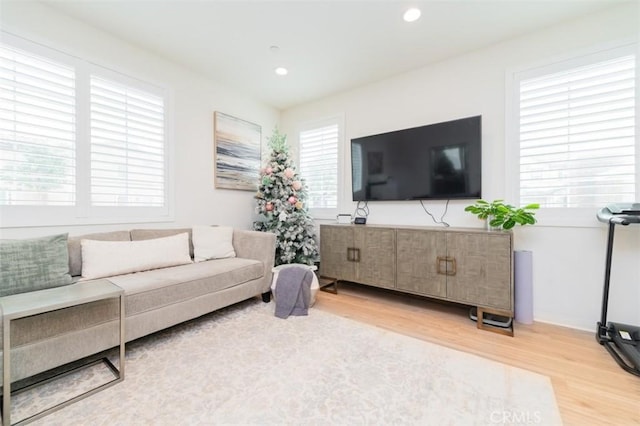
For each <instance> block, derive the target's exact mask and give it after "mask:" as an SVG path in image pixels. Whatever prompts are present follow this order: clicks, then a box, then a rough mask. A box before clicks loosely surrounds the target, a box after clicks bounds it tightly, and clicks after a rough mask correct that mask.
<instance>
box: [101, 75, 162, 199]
mask: <svg viewBox="0 0 640 426" xmlns="http://www.w3.org/2000/svg"><path fill="white" fill-rule="evenodd" d="M90 93H91V94H90V99H91V119H90V122H91V131H90V135H91V205H92V206H146V207H150V206H163V205H164V202H165V200H164V194H165V176H164V171H165V166H164V157H165V155H164V154H165V153H164V149H165V147H164V100H163V98H162V97H159V96H155V95H153V94H151V93H146V92H143V91H141V90H137V89H135V88H131V87H129V86H127V85H124V84H120V83H118V82H115V81H110V80H108V79H104V78H100V77H96V76H92V77H91V92H90Z"/></svg>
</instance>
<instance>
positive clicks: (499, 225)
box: [464, 200, 540, 229]
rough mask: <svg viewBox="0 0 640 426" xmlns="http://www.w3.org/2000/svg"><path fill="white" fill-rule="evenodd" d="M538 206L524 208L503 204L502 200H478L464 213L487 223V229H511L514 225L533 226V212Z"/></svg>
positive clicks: (466, 208)
mask: <svg viewBox="0 0 640 426" xmlns="http://www.w3.org/2000/svg"><path fill="white" fill-rule="evenodd" d="M539 208H540V205H539V204H537V203H536V204H529V205H526V206H524V207H518V208H516V207H514V206H512V205H510V204H505V202H504V201H503V200H494V201H492V202H488V201H485V200H478V201H476V203H475V204H473V205H470V206H467V207H465V209H464V211H466V212H470V213H473V214H475V215H476V216H478V218H479V219H485V220H486V221H487V227H488V229H511V228H513V227H514V226H516V225H533V224H534V223H536V218H535V217H534V215H535V212H533V210H537V209H539Z"/></svg>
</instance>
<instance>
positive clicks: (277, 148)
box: [253, 128, 318, 265]
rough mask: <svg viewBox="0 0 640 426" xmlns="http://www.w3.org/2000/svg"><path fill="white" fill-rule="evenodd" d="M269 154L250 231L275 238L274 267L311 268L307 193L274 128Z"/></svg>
mask: <svg viewBox="0 0 640 426" xmlns="http://www.w3.org/2000/svg"><path fill="white" fill-rule="evenodd" d="M269 148H270V149H271V154H270V156H269V160H268V162H267V164H266V165H265V167H264V168H263V169H262V170H261V171H260V183H259V186H258V193H257V194H256V199H257V204H258V205H257V206H256V213H257V214H258V215H259V220H258V221H256V222H254V224H253V229H255V230H257V231H264V232H273V233H274V234H276V259H275V264H276V265H282V264H286V263H301V264H305V265H313V262H314V261H315V260H316V258H317V255H318V246H317V244H316V240H315V238H314V237H315V228H314V226H313V220H312V218H311V216H310V215H309V212H308V210H307V206H306V204H305V201H306V198H307V190H306V186H305V183H304V180H302V179H301V178H300V176H299V175H298V173H297V172H296V168H295V166H294V164H293V161H292V160H291V158H290V157H289V148H288V146H287V137H286V135H283V134H281V133H280V132H279V131H278V129H277V128H276V129H275V130H274V132H273V135H272V136H271V138H270V139H269Z"/></svg>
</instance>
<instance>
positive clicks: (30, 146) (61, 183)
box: [0, 44, 76, 206]
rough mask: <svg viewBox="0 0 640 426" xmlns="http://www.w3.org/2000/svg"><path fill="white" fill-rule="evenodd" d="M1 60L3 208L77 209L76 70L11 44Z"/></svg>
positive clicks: (0, 197) (0, 187)
mask: <svg viewBox="0 0 640 426" xmlns="http://www.w3.org/2000/svg"><path fill="white" fill-rule="evenodd" d="M0 61H1V62H0V205H4V206H37V205H44V206H72V205H74V204H75V199H76V183H75V180H76V178H75V176H76V173H75V166H76V149H75V146H76V87H75V86H76V79H75V71H74V69H73V67H70V66H67V65H65V64H63V63H59V62H56V61H55V60H50V59H48V58H46V57H41V56H39V55H34V54H30V53H28V52H25V51H23V50H21V49H17V48H14V47H12V46H9V45H5V44H2V45H0Z"/></svg>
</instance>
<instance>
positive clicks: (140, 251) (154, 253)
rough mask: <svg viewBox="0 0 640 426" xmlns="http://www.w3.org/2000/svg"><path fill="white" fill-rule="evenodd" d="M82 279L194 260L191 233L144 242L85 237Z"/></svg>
mask: <svg viewBox="0 0 640 426" xmlns="http://www.w3.org/2000/svg"><path fill="white" fill-rule="evenodd" d="M80 245H81V247H82V278H83V279H94V278H102V277H110V276H113V275H122V274H128V273H131V272H141V271H147V270H150V269H157V268H166V267H169V266H177V265H184V264H187V263H191V256H190V255H189V234H188V233H186V232H185V233H182V234H178V235H173V236H171V237H165V238H154V239H151V240H141V241H98V240H86V239H83V240H82V241H81V242H80Z"/></svg>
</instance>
